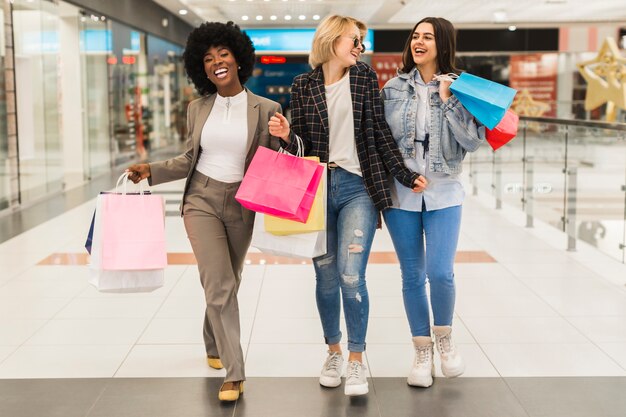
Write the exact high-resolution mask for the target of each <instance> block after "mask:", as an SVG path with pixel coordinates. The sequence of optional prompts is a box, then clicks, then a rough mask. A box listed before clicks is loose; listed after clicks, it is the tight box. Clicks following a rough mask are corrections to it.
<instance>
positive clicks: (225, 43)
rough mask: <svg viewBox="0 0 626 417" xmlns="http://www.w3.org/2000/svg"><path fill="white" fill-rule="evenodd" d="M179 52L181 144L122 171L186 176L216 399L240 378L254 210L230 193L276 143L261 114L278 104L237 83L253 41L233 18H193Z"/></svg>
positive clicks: (227, 395) (229, 396)
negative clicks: (184, 95) (240, 294)
mask: <svg viewBox="0 0 626 417" xmlns="http://www.w3.org/2000/svg"><path fill="white" fill-rule="evenodd" d="M183 58H184V64H185V70H186V71H187V75H188V76H189V78H191V80H192V81H193V83H194V85H195V87H196V89H197V90H198V92H199V94H200V95H201V96H202V97H201V98H199V99H197V100H194V101H192V102H191V103H190V104H189V108H188V111H187V131H188V138H187V150H186V152H185V153H183V154H181V155H179V156H177V157H174V158H172V159H168V160H166V161H160V162H152V163H147V164H135V165H132V166H130V167H129V168H128V171H129V172H130V175H129V178H130V179H131V180H132V181H133V182H135V183H137V182H139V181H141V180H143V179H144V178H147V179H148V182H149V183H150V184H151V185H156V184H161V183H164V182H168V181H175V180H179V179H182V178H186V182H185V188H184V194H183V202H182V205H181V215H182V216H183V220H184V223H185V229H186V230H187V235H188V237H189V240H190V242H191V246H192V248H193V252H194V254H195V256H196V259H197V261H198V270H199V272H200V281H201V284H202V287H203V289H204V294H205V299H206V314H205V317H204V343H205V346H206V353H207V361H208V364H209V366H210V367H212V368H215V369H221V368H222V367H224V368H226V378H225V380H224V384H223V385H222V386H221V388H220V391H219V399H220V400H222V401H235V400H237V399H238V398H239V395H240V394H241V393H243V381H244V380H245V379H246V378H245V372H244V358H243V352H242V349H241V342H240V326H239V305H238V303H237V290H238V288H239V283H240V281H241V273H242V270H243V265H244V259H245V255H246V252H247V251H248V247H249V245H250V240H251V236H252V226H253V224H254V212H252V211H249V210H247V209H245V208H243V207H242V206H241V205H240V204H239V203H238V202H237V201H236V200H235V194H236V192H237V189H238V188H239V184H240V183H241V180H242V178H243V175H244V173H245V171H246V169H247V168H248V165H249V164H250V161H251V160H252V157H253V155H254V153H255V152H256V150H257V148H258V147H259V146H265V147H268V148H272V149H278V148H279V146H280V145H279V140H278V138H275V137H272V136H270V134H269V132H268V121H269V119H270V117H272V116H273V115H274V114H275V113H276V112H281V107H280V105H279V104H278V103H276V102H273V101H270V100H268V99H265V98H262V97H259V96H257V95H255V94H253V93H252V92H250V91H249V90H247V89H246V88H245V87H244V86H243V85H244V84H245V82H246V81H247V80H248V79H249V78H250V76H251V75H252V70H253V66H254V62H255V55H254V47H253V45H252V41H251V40H250V38H249V37H248V35H246V34H245V33H244V32H242V31H241V30H240V29H239V26H237V25H235V24H234V23H232V22H228V23H226V24H224V23H218V22H206V23H203V24H201V25H200V26H199V27H198V28H196V29H194V30H193V31H192V32H191V33H190V34H189V38H188V39H187V45H186V47H185V52H184V55H183Z"/></svg>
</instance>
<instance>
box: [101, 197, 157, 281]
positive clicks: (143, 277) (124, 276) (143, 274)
mask: <svg viewBox="0 0 626 417" xmlns="http://www.w3.org/2000/svg"><path fill="white" fill-rule="evenodd" d="M105 195H106V194H100V195H98V197H97V198H96V211H95V216H94V227H93V238H92V246H91V262H90V264H89V270H90V278H89V283H90V284H92V285H93V286H94V287H96V289H97V290H98V291H102V292H119V293H128V292H151V291H154V290H156V289H158V288H161V287H162V286H163V284H164V283H165V270H164V269H148V270H135V271H129V270H104V269H102V202H103V199H104V196H105Z"/></svg>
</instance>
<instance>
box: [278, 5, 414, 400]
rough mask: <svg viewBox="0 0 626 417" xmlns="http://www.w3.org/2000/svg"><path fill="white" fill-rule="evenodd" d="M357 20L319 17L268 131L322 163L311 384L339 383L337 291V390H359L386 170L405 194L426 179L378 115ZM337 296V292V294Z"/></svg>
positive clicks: (386, 199)
mask: <svg viewBox="0 0 626 417" xmlns="http://www.w3.org/2000/svg"><path fill="white" fill-rule="evenodd" d="M365 32H366V27H365V24H364V23H362V22H360V21H358V20H356V19H354V18H351V17H345V16H329V17H327V18H326V19H324V20H323V21H322V22H321V23H320V25H319V26H318V28H317V30H316V32H315V36H314V37H313V46H312V50H311V54H310V55H309V63H310V64H311V67H313V71H311V72H309V73H306V74H301V75H299V76H297V77H296V78H295V79H294V81H293V85H292V87H291V125H290V124H289V122H288V121H287V119H285V117H284V116H282V115H281V114H276V115H275V116H274V117H272V118H271V119H270V121H269V132H270V134H271V135H273V136H277V137H279V138H281V139H282V141H283V143H282V145H283V147H285V148H286V150H288V151H290V152H292V153H295V151H296V149H297V143H296V142H297V139H296V137H299V138H300V139H301V140H302V141H303V143H304V147H305V154H306V155H307V156H309V155H310V156H317V157H319V158H320V160H321V161H322V162H327V163H328V168H329V169H328V200H327V210H328V212H327V224H326V228H327V247H328V252H327V253H326V255H323V256H320V257H318V258H315V259H313V263H314V266H315V274H316V280H317V286H316V300H317V308H318V311H319V314H320V319H321V322H322V328H323V331H324V339H325V342H326V344H328V357H327V358H326V361H325V362H324V365H323V368H322V372H321V376H320V380H319V381H320V384H321V385H323V386H326V387H337V386H339V385H341V375H342V372H343V362H344V358H343V355H342V351H341V346H340V342H341V340H342V334H341V331H340V327H339V316H340V308H341V299H343V309H344V315H345V318H346V328H347V330H348V350H349V351H350V354H349V357H348V369H347V374H346V375H347V377H346V385H345V394H346V395H364V394H367V392H368V383H367V378H366V371H367V370H366V368H365V366H364V364H363V358H362V356H363V352H364V351H365V336H366V332H367V322H368V315H369V298H368V293H367V287H366V283H365V268H366V266H367V260H368V257H369V253H370V249H371V244H372V240H373V238H374V232H375V230H376V227H377V224H379V218H380V216H379V212H380V211H382V210H385V209H386V208H388V207H390V206H391V204H392V203H391V196H390V191H389V183H388V181H387V177H388V174H389V172H391V174H392V175H393V176H394V177H395V178H396V179H397V180H398V181H399V182H400V183H401V184H403V185H404V186H406V187H408V188H409V189H412V190H413V191H415V192H421V191H423V190H424V188H425V187H426V180H425V178H424V177H422V176H421V175H419V174H417V173H415V172H412V171H410V170H409V169H407V168H406V167H405V166H404V164H403V161H402V156H401V154H400V152H399V151H398V147H397V145H396V143H395V141H394V140H393V137H392V136H391V132H390V131H389V128H388V126H387V124H386V122H385V116H384V113H383V108H382V103H381V98H380V92H379V90H378V80H377V78H376V73H375V72H374V70H373V69H372V68H371V67H370V66H368V65H367V64H365V63H363V62H359V58H360V55H361V53H362V52H363V50H364V47H363V37H364V36H365ZM340 297H341V299H340Z"/></svg>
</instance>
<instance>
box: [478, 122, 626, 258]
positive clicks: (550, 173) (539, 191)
mask: <svg viewBox="0 0 626 417" xmlns="http://www.w3.org/2000/svg"><path fill="white" fill-rule="evenodd" d="M468 165H469V175H470V182H471V185H472V192H473V193H482V192H487V193H490V194H491V195H492V196H493V197H494V198H495V202H496V203H495V206H496V208H500V207H502V204H506V205H508V206H512V207H514V208H516V209H519V210H522V211H524V212H525V213H526V225H527V226H528V227H532V226H533V225H534V221H535V219H537V220H539V221H542V222H544V223H547V224H550V225H552V226H554V227H556V228H558V229H559V230H561V231H563V232H564V233H565V234H566V236H567V240H566V241H565V239H564V242H563V245H564V248H567V249H568V250H575V249H576V243H577V241H578V240H581V241H584V242H587V243H588V244H590V245H593V246H595V247H597V248H598V249H599V250H600V251H602V252H604V253H606V254H608V255H609V256H611V257H613V258H615V259H618V260H619V261H620V262H622V263H626V124H623V123H604V122H591V121H577V120H563V119H549V118H541V117H520V126H519V131H518V135H517V137H516V138H515V139H513V141H511V142H510V143H508V144H507V145H506V146H504V147H502V148H500V149H498V151H496V152H494V151H492V150H491V148H490V147H489V145H488V144H485V145H484V146H481V148H480V149H479V150H478V151H477V152H474V153H472V154H470V156H469V164H468Z"/></svg>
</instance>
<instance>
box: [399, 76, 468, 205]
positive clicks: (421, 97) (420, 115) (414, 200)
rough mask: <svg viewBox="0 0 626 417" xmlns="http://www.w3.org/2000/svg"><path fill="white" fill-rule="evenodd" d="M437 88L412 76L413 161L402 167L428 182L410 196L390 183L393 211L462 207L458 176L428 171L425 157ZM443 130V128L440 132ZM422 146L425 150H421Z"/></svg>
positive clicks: (408, 159)
mask: <svg viewBox="0 0 626 417" xmlns="http://www.w3.org/2000/svg"><path fill="white" fill-rule="evenodd" d="M437 88H439V85H438V84H437V82H436V81H430V82H428V83H425V82H424V81H423V80H422V76H421V75H420V73H419V71H416V72H415V95H416V96H417V100H418V104H417V113H416V114H415V117H416V120H415V137H416V138H417V139H416V140H415V158H405V159H404V164H405V165H406V167H407V168H409V169H410V170H412V171H415V172H419V173H420V174H422V175H424V176H425V177H426V179H427V180H428V186H427V187H426V189H425V190H424V192H421V193H414V192H413V191H411V190H410V189H409V188H407V187H405V186H404V185H402V184H400V183H399V182H398V180H396V179H394V184H393V185H394V186H393V187H392V188H391V199H392V201H393V207H395V208H399V209H401V210H408V211H422V209H423V208H424V207H426V210H427V211H431V210H441V209H445V208H448V207H454V206H460V205H461V204H463V199H464V197H465V191H463V184H461V180H460V179H459V176H458V174H445V173H443V172H432V171H431V170H430V169H429V168H428V167H429V155H428V148H427V143H426V142H425V139H426V135H427V134H428V132H430V117H429V115H430V100H429V97H430V93H431V91H435V90H436V89H437ZM445 128H446V126H445V124H444V129H445ZM425 145H426V147H425Z"/></svg>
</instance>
